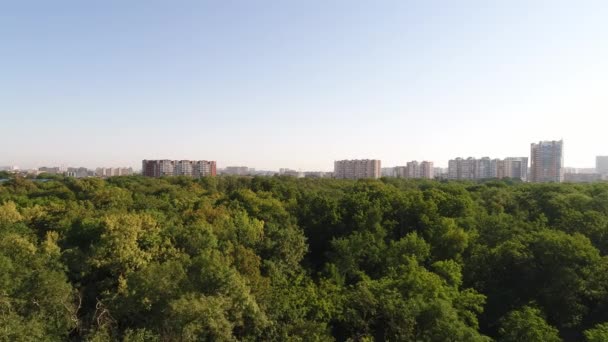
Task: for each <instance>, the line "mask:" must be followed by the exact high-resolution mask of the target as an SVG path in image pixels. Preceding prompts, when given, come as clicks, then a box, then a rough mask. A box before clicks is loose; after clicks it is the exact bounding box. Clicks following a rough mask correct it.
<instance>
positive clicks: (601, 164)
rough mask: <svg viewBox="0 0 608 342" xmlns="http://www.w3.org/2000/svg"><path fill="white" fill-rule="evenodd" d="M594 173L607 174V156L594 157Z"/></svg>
mask: <svg viewBox="0 0 608 342" xmlns="http://www.w3.org/2000/svg"><path fill="white" fill-rule="evenodd" d="M595 171H596V172H597V173H599V174H608V156H597V157H595Z"/></svg>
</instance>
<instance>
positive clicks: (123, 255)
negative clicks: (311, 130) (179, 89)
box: [0, 176, 608, 342]
mask: <svg viewBox="0 0 608 342" xmlns="http://www.w3.org/2000/svg"><path fill="white" fill-rule="evenodd" d="M606 321H608V184H604V183H598V184H589V185H572V184H540V185H536V184H525V183H519V182H510V181H504V182H502V181H491V182H486V183H478V184H476V183H466V182H430V181H413V180H399V179H382V180H380V181H373V180H363V181H344V180H330V179H296V178H290V177H215V178H205V179H202V180H193V179H189V178H185V177H175V178H164V179H149V178H143V177H139V176H133V177H113V178H110V179H108V180H101V179H80V180H77V179H71V178H64V177H61V176H58V177H49V178H45V179H38V180H29V179H23V178H19V177H12V178H10V179H9V180H7V181H4V182H1V183H0V341H32V340H36V341H64V340H84V341H138V342H139V341H176V340H177V341H286V340H290V341H334V340H336V341H384V340H386V341H490V340H491V338H493V339H495V340H497V341H561V339H562V338H563V339H564V340H565V341H581V340H583V339H586V340H587V341H593V342H595V341H605V340H608V336H607V335H608V333H607V331H608V328H607V325H606V323H603V322H606Z"/></svg>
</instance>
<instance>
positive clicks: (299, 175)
mask: <svg viewBox="0 0 608 342" xmlns="http://www.w3.org/2000/svg"><path fill="white" fill-rule="evenodd" d="M279 175H280V176H290V177H297V178H303V177H304V172H301V171H296V170H292V169H288V168H281V169H279Z"/></svg>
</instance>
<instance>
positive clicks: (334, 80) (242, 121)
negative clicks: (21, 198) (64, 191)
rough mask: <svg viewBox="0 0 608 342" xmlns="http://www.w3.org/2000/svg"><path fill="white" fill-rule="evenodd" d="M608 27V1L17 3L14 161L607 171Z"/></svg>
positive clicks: (7, 60) (7, 104)
mask: <svg viewBox="0 0 608 342" xmlns="http://www.w3.org/2000/svg"><path fill="white" fill-rule="evenodd" d="M522 13H525V15H522ZM606 17H608V3H607V2H605V1H585V2H584V3H582V4H573V3H572V2H570V1H563V0H557V1H552V2H550V3H548V4H547V3H541V2H531V1H527V0H526V1H524V0H515V1H509V2H490V3H488V2H487V1H481V0H478V1H472V0H469V1H466V0H465V1H461V2H458V3H455V2H452V1H448V0H445V1H439V0H435V1H428V2H414V1H388V0H387V1H378V2H358V3H353V2H352V1H346V0H338V1H335V2H331V3H328V2H324V1H320V0H313V1H307V2H299V3H296V2H284V1H265V2H250V1H234V2H221V3H217V2H208V1H198V2H183V3H180V4H176V3H174V2H164V3H163V2H154V1H152V2H149V1H129V2H124V1H116V0H110V1H105V2H98V3H96V4H94V3H90V2H87V3H84V2H74V1H69V0H58V1H53V2H34V3H31V2H15V1H13V2H9V3H7V4H5V5H4V6H3V10H2V13H0V22H2V25H1V26H0V39H1V40H2V42H3V44H1V46H0V54H1V55H2V63H0V73H1V74H2V77H1V78H0V119H1V120H2V121H1V125H0V146H5V148H3V149H2V151H1V153H0V165H10V164H16V165H19V166H21V167H24V168H28V167H35V166H44V165H75V166H85V167H95V166H97V165H110V166H113V165H115V166H123V165H126V166H131V167H134V168H137V167H138V163H139V161H140V160H141V159H160V158H170V159H177V160H179V159H210V160H216V161H218V164H220V165H247V166H249V167H254V168H256V169H260V170H264V169H272V170H277V169H279V168H283V167H291V168H294V169H301V170H323V171H330V170H331V169H332V163H333V161H335V160H340V159H361V158H375V159H379V160H382V161H383V164H384V165H400V164H402V163H404V162H405V161H408V160H432V161H435V162H436V165H437V166H441V167H446V166H447V161H448V160H450V159H451V158H454V157H455V156H458V155H462V154H463V153H466V154H465V156H474V157H476V158H478V157H483V156H492V157H499V158H504V157H508V156H511V155H528V153H529V151H528V150H529V143H530V142H531V141H537V140H539V139H547V140H562V139H563V140H565V141H567V142H568V145H567V149H566V150H565V158H566V160H565V164H566V165H568V166H577V167H592V166H593V165H594V164H595V156H598V155H604V154H606V153H608V152H607V151H606V148H607V145H606V143H605V138H604V136H605V134H604V131H605V128H604V127H606V124H607V123H608V116H607V115H606V113H607V112H608V99H607V98H606V96H605V89H608V62H607V61H608V41H607V40H606V39H605V37H606V36H607V35H608V21H606V20H605V18H606Z"/></svg>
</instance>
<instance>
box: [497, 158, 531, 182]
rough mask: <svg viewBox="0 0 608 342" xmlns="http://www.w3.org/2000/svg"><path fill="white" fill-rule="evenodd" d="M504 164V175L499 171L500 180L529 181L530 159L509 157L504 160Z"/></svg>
mask: <svg viewBox="0 0 608 342" xmlns="http://www.w3.org/2000/svg"><path fill="white" fill-rule="evenodd" d="M502 163H503V168H502V173H501V172H500V171H501V170H500V169H499V172H498V178H516V179H521V180H523V181H527V180H528V157H509V158H505V160H502Z"/></svg>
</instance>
